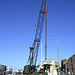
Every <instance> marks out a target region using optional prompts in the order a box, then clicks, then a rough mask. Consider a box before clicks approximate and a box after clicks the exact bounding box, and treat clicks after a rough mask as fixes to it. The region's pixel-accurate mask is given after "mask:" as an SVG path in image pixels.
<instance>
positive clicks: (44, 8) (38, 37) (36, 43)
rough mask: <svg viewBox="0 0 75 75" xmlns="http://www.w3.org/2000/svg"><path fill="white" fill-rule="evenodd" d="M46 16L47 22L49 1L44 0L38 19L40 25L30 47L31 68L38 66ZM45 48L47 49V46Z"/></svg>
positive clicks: (29, 60)
mask: <svg viewBox="0 0 75 75" xmlns="http://www.w3.org/2000/svg"><path fill="white" fill-rule="evenodd" d="M45 16H46V21H47V0H42V5H41V9H40V12H39V18H38V23H37V27H36V33H35V38H34V41H33V44H32V47H30V54H29V59H28V63H29V64H30V66H31V67H32V66H36V61H37V56H38V51H39V45H40V40H41V35H42V29H43V25H44V19H45ZM46 24H47V23H46ZM45 34H46V33H45ZM45 43H46V41H45ZM45 47H47V45H46V46H45Z"/></svg>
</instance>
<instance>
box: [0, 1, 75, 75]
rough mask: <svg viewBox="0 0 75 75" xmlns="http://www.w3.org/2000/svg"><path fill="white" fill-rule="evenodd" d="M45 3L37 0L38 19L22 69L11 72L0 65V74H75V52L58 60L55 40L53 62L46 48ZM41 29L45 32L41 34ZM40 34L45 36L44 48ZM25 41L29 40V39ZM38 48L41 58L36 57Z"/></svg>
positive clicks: (46, 19) (46, 18) (46, 21)
mask: <svg viewBox="0 0 75 75" xmlns="http://www.w3.org/2000/svg"><path fill="white" fill-rule="evenodd" d="M47 3H48V1H47V0H39V4H41V5H40V10H39V12H38V13H39V15H38V14H37V15H38V17H37V19H38V20H37V23H36V24H35V28H34V29H35V30H33V31H34V32H33V35H34V36H33V35H32V36H33V38H34V40H32V44H31V46H29V51H30V52H29V54H28V53H27V55H28V56H29V57H26V58H28V59H27V61H25V62H27V64H25V65H24V67H23V71H22V70H16V71H13V70H10V72H11V73H10V72H9V71H8V70H7V71H6V67H7V66H4V65H0V75H75V54H73V55H72V56H71V57H70V58H68V57H67V58H68V59H63V60H61V62H60V60H59V59H60V56H59V47H58V41H59V40H57V49H56V50H57V51H56V52H53V53H54V54H56V55H57V59H56V60H57V61H56V62H55V60H53V59H54V58H52V57H49V54H51V53H49V52H50V51H49V50H48V45H47V44H48V41H47V39H48V37H47V36H48V34H49V33H48V21H49V20H48V14H49V13H48V10H49V9H48V8H47V7H48V5H47ZM35 7H36V6H35ZM26 12H27V11H26ZM60 30H61V29H60ZM43 31H44V33H45V34H43ZM63 31H64V30H63ZM30 33H31V32H30ZM42 34H43V35H44V38H45V39H44V41H43V42H44V49H45V50H43V49H42V47H43V45H42V44H41V37H42ZM50 36H51V35H50ZM60 36H61V35H60ZM26 38H27V37H26ZM29 38H31V37H29ZM49 40H53V38H51V37H50V38H49ZM27 41H28V42H30V41H29V40H27ZM62 42H65V40H62ZM40 47H41V50H40ZM39 50H40V52H41V53H40V56H41V57H40V59H41V60H40V59H39V58H38V56H39ZM50 50H51V49H50ZM44 51H45V52H44ZM43 52H44V54H43ZM17 53H18V52H17ZM62 55H64V54H62ZM62 55H61V57H62ZM64 57H65V56H64ZM24 58H25V57H24ZM65 58H66V57H65ZM38 59H39V60H40V62H39V63H37V61H38ZM21 62H22V61H21ZM23 63H24V62H23ZM12 73H13V74H12Z"/></svg>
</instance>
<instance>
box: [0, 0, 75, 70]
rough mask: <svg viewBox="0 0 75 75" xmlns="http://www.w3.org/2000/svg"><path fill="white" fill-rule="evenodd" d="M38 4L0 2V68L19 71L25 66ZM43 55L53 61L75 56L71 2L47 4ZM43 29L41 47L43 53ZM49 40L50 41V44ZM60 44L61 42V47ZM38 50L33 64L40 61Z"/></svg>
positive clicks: (62, 0) (74, 3) (18, 0)
mask: <svg viewBox="0 0 75 75" xmlns="http://www.w3.org/2000/svg"><path fill="white" fill-rule="evenodd" d="M41 1H42V0H0V64H4V65H7V66H9V67H11V68H12V67H13V66H14V67H15V68H22V69H23V66H24V65H26V64H27V60H28V56H29V46H31V44H32V43H31V40H32V41H33V39H34V38H32V36H33V31H34V26H35V24H37V20H38V14H39V10H40V6H41ZM47 8H48V35H47V41H48V42H47V43H48V46H47V49H48V50H47V55H48V57H50V58H52V59H53V60H54V61H57V41H56V40H60V41H59V43H58V44H59V57H60V61H61V59H68V58H69V57H70V56H72V55H73V54H75V46H74V45H75V0H48V3H47ZM44 34H45V26H44V28H43V33H42V38H41V43H43V58H44V56H45V55H44V54H45V53H44V52H45V48H44V45H45V35H44ZM49 38H53V40H50V39H49ZM62 40H65V42H64V43H63V42H62ZM40 54H41V47H40V49H39V54H38V59H37V64H38V63H39V62H40V60H41V58H40V57H41V55H40Z"/></svg>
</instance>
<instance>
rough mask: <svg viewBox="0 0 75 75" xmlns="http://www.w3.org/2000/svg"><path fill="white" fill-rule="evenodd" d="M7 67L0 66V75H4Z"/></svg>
mask: <svg viewBox="0 0 75 75" xmlns="http://www.w3.org/2000/svg"><path fill="white" fill-rule="evenodd" d="M6 68H7V66H5V65H0V75H2V74H4V73H5V71H6Z"/></svg>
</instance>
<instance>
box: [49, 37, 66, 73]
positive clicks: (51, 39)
mask: <svg viewBox="0 0 75 75" xmlns="http://www.w3.org/2000/svg"><path fill="white" fill-rule="evenodd" d="M50 40H52V38H50ZM58 41H59V40H57V57H58V72H59V67H60V65H59V48H58ZM62 42H65V41H64V40H62Z"/></svg>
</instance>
